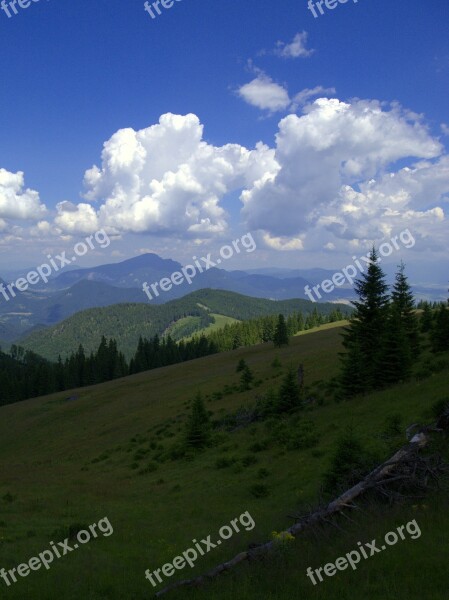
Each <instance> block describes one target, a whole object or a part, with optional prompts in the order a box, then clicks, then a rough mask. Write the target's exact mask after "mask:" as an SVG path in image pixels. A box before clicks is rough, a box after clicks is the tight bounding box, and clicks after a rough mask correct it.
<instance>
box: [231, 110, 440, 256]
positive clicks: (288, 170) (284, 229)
mask: <svg viewBox="0 0 449 600" xmlns="http://www.w3.org/2000/svg"><path fill="white" fill-rule="evenodd" d="M441 151H442V147H441V145H440V143H439V142H438V141H436V140H434V139H433V138H432V137H431V136H430V135H429V133H428V132H427V130H426V128H425V127H424V125H423V124H422V123H421V122H420V119H419V118H418V117H416V116H414V115H410V114H407V113H405V112H404V111H402V110H401V109H400V107H398V106H394V107H390V109H389V110H383V109H382V106H381V105H380V103H378V102H376V101H360V100H359V101H354V102H353V103H351V104H349V103H344V102H340V101H339V100H336V99H326V98H320V99H318V100H316V101H315V102H314V103H313V104H312V105H309V106H307V107H306V109H305V113H304V114H303V115H302V116H297V115H289V116H287V117H285V118H284V119H282V120H281V121H280V123H279V132H278V134H277V136H276V153H275V159H276V162H277V163H278V169H277V172H276V173H273V172H272V173H271V174H270V175H269V176H267V174H265V177H264V178H263V180H259V181H257V182H256V183H255V185H254V186H253V188H251V189H246V190H244V191H243V193H242V195H241V199H242V202H243V204H244V207H243V215H244V216H245V218H246V224H247V227H249V228H250V229H261V230H263V231H265V232H267V233H268V234H269V235H270V236H271V238H277V237H279V238H284V244H285V243H286V241H285V240H286V239H288V238H290V239H291V240H293V241H294V240H296V239H297V238H298V236H299V235H300V234H301V233H305V232H307V231H311V230H313V228H314V227H315V226H317V225H320V226H324V227H325V228H326V229H327V230H328V233H329V232H330V233H332V234H333V235H334V236H335V237H345V238H346V239H348V238H351V236H354V237H357V236H362V237H367V238H371V239H374V238H378V237H379V236H382V235H383V231H382V228H381V225H382V223H383V222H384V220H385V219H387V218H392V217H393V213H392V212H391V211H393V210H394V208H395V207H396V209H397V210H398V211H400V214H401V215H403V214H404V211H405V212H407V211H411V212H410V213H409V214H410V217H411V218H414V219H417V218H424V215H426V214H427V217H426V218H429V219H435V218H440V217H441V215H442V211H441V209H440V211H439V212H438V211H437V212H435V211H434V210H433V209H435V206H433V207H432V206H428V204H429V202H432V201H433V202H437V201H438V200H439V199H441V197H442V194H444V193H447V192H448V191H449V180H448V179H447V164H446V160H443V161H441V162H440V163H439V164H437V165H435V164H433V163H432V162H430V161H429V160H427V161H426V160H425V161H423V162H422V163H421V164H418V165H417V166H415V167H414V170H412V171H410V172H408V171H406V170H403V171H400V172H399V173H397V174H393V175H385V176H384V177H383V178H382V179H381V180H380V183H379V184H378V185H377V188H376V194H374V191H373V190H372V188H374V187H376V186H374V185H373V184H370V182H369V180H370V179H372V178H373V177H375V176H379V174H382V172H384V171H385V170H386V169H387V168H388V166H389V165H391V164H392V163H394V162H395V161H398V160H400V159H407V158H412V157H415V158H421V159H432V158H435V157H437V156H439V155H440V153H441ZM394 178H396V179H395V184H394V186H393V184H392V181H393V179H394ZM388 185H389V188H388ZM370 186H371V187H370ZM382 187H383V188H384V189H383V192H382ZM393 187H394V189H393ZM404 188H405V189H406V191H404ZM368 190H371V194H368ZM382 194H383V196H382ZM430 198H431V199H432V200H430ZM432 210H433V212H432ZM429 211H430V212H429ZM437 213H438V214H437ZM374 214H376V215H377V217H378V219H377V220H376V219H373V216H374ZM356 225H357V226H356ZM326 241H329V240H326ZM271 246H272V247H273V244H271Z"/></svg>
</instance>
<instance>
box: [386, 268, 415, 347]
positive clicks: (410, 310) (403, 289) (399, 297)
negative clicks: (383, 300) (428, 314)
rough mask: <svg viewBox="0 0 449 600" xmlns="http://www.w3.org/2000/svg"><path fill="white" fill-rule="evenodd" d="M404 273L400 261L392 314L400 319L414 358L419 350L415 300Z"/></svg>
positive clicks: (392, 298)
mask: <svg viewBox="0 0 449 600" xmlns="http://www.w3.org/2000/svg"><path fill="white" fill-rule="evenodd" d="M404 271H405V265H404V263H403V262H402V261H401V264H400V265H399V267H398V271H397V273H396V278H395V282H394V286H393V291H392V293H391V300H392V305H393V308H394V311H393V312H394V313H395V315H396V316H397V317H398V318H399V319H400V321H401V323H402V327H403V330H404V333H405V336H406V339H407V340H408V342H409V344H410V349H409V351H410V353H412V354H413V355H414V356H416V355H417V354H418V353H419V350H420V342H419V332H418V319H417V317H416V313H415V299H414V298H413V293H412V290H411V287H410V285H409V283H408V280H407V277H406V275H405V273H404Z"/></svg>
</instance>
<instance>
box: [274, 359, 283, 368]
mask: <svg viewBox="0 0 449 600" xmlns="http://www.w3.org/2000/svg"><path fill="white" fill-rule="evenodd" d="M271 366H272V367H273V369H280V368H282V363H281V361H280V360H279V358H277V357H276V358H275V359H274V360H273V362H272V363H271Z"/></svg>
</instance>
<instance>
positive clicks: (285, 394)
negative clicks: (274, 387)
mask: <svg viewBox="0 0 449 600" xmlns="http://www.w3.org/2000/svg"><path fill="white" fill-rule="evenodd" d="M301 405H302V398H301V391H300V387H299V383H298V378H297V373H296V371H295V369H294V368H293V367H290V368H289V369H288V371H287V373H286V375H285V376H284V379H283V380H282V384H281V387H280V389H279V394H278V397H277V412H278V413H290V412H292V411H293V410H295V409H297V408H300V407H301Z"/></svg>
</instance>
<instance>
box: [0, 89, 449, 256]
mask: <svg viewBox="0 0 449 600" xmlns="http://www.w3.org/2000/svg"><path fill="white" fill-rule="evenodd" d="M316 92H317V88H315V89H314V90H304V91H303V96H302V100H303V101H306V100H307V98H308V97H311V95H312V93H313V94H315V93H316ZM320 92H323V90H321V89H319V91H318V93H320ZM442 150H443V147H442V146H441V144H440V142H439V141H438V140H437V139H435V138H432V137H431V136H430V134H429V132H428V131H427V129H426V127H425V125H424V124H423V122H422V119H421V117H419V116H418V115H414V114H411V113H407V112H405V111H404V110H402V109H401V108H400V107H399V106H397V105H394V106H385V105H382V104H380V103H379V102H377V101H362V100H354V101H353V102H351V103H347V102H341V101H339V100H337V99H329V98H319V99H318V100H315V102H313V103H312V104H308V105H307V106H306V107H305V108H304V109H303V114H301V115H295V114H290V115H288V116H287V117H285V118H283V119H281V121H280V122H279V126H278V133H277V135H276V145H275V147H274V148H269V147H267V146H266V145H264V144H262V143H259V144H257V145H256V147H255V148H254V149H247V148H245V147H243V146H241V145H238V144H231V143H230V144H226V145H224V146H220V147H216V146H213V145H211V144H209V143H207V142H205V141H204V139H203V126H202V125H201V123H200V121H199V119H198V117H196V116H195V115H193V114H189V115H185V116H181V115H173V114H166V115H163V116H162V117H161V118H160V120H159V123H158V124H155V125H152V126H150V127H148V128H146V129H142V130H140V131H134V130H133V129H122V130H119V131H117V132H116V133H115V134H114V135H113V136H112V137H111V138H110V139H109V140H108V141H107V142H105V144H104V149H103V152H102V157H101V163H100V166H94V167H92V168H91V169H90V170H88V171H87V172H86V174H85V189H86V192H85V198H86V202H83V203H80V204H78V205H73V204H71V203H69V202H62V203H60V204H58V206H57V216H56V218H55V225H56V227H57V229H58V231H60V232H61V233H66V234H70V235H74V234H76V233H83V234H84V233H92V232H93V231H95V230H96V229H99V228H102V227H105V228H106V229H108V231H110V232H112V233H116V234H121V233H126V232H133V233H152V234H157V235H158V236H161V239H162V236H164V237H165V239H172V240H173V242H175V240H176V239H177V240H181V241H180V243H182V240H183V239H186V238H187V239H190V240H191V242H192V243H194V240H197V241H198V243H200V242H202V241H204V240H207V239H208V238H210V237H212V236H215V235H218V236H220V235H221V234H223V233H224V232H225V231H226V229H227V226H228V215H227V214H226V212H225V211H224V209H223V207H222V205H221V202H222V199H223V198H225V197H226V196H227V195H228V194H230V193H232V192H238V193H240V200H241V202H242V213H241V214H242V225H244V227H245V229H246V230H250V231H260V232H261V239H262V240H263V241H264V243H265V245H266V247H267V248H270V249H272V250H275V251H288V250H311V249H320V250H323V251H327V252H329V251H332V252H333V251H338V250H339V249H342V248H343V247H345V248H346V250H347V248H348V247H349V248H351V249H353V251H356V250H357V248H358V247H361V245H362V246H363V245H364V244H365V241H366V240H378V239H381V238H382V237H385V236H388V235H391V234H394V233H395V232H397V231H398V229H399V228H400V229H403V228H404V227H409V228H410V229H411V230H412V231H413V232H414V235H415V234H416V235H417V236H418V237H420V239H421V240H422V241H423V243H424V246H426V247H428V248H442V247H444V245H445V244H446V246H447V239H448V236H447V219H446V217H445V213H444V207H445V206H446V205H447V198H448V194H449V157H447V156H444V155H442ZM397 161H401V163H402V165H404V164H407V163H408V164H409V166H407V167H404V166H402V168H399V169H398V168H394V165H395V163H396V162H397ZM0 216H1V215H0ZM42 227H44V225H42ZM45 227H47V226H45ZM45 227H44V228H45ZM400 229H399V230H400ZM431 234H432V235H431ZM445 240H446V241H445Z"/></svg>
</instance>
